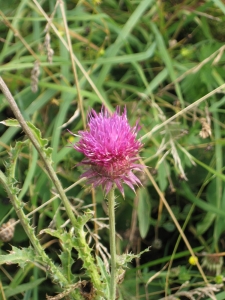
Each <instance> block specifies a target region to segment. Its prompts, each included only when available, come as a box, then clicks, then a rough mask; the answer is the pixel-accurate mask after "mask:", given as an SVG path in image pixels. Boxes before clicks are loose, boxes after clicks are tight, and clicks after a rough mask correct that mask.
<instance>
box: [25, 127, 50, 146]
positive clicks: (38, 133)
mask: <svg viewBox="0 0 225 300" xmlns="http://www.w3.org/2000/svg"><path fill="white" fill-rule="evenodd" d="M27 125H28V126H29V128H30V129H31V131H32V133H33V134H34V136H35V137H36V139H37V140H38V142H39V145H40V146H41V147H46V146H47V144H48V140H47V139H43V138H42V137H41V131H40V129H39V128H37V127H36V126H34V124H32V123H31V122H27Z"/></svg>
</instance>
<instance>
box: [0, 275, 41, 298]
mask: <svg viewBox="0 0 225 300" xmlns="http://www.w3.org/2000/svg"><path fill="white" fill-rule="evenodd" d="M45 280H46V278H40V279H37V280H35V281H32V282H28V283H24V284H21V285H18V286H17V287H14V288H11V287H9V288H7V289H6V290H5V296H6V297H11V296H14V295H17V294H20V293H23V292H26V291H28V290H33V289H34V288H35V287H36V286H38V285H40V284H41V283H42V282H43V281H45Z"/></svg>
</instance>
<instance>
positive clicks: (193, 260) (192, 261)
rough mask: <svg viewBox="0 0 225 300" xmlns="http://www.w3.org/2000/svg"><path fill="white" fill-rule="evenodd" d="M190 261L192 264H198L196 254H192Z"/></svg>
mask: <svg viewBox="0 0 225 300" xmlns="http://www.w3.org/2000/svg"><path fill="white" fill-rule="evenodd" d="M188 261H189V264H190V265H192V266H196V264H197V262H198V258H197V257H196V256H190V257H189V260H188Z"/></svg>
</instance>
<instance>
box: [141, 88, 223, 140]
mask: <svg viewBox="0 0 225 300" xmlns="http://www.w3.org/2000/svg"><path fill="white" fill-rule="evenodd" d="M224 88H225V83H224V84H222V85H220V86H219V87H218V88H216V89H215V90H213V91H211V92H210V93H208V94H206V95H205V96H203V97H201V98H200V99H198V100H196V101H195V102H194V103H192V104H190V105H188V106H187V107H185V108H184V109H182V110H180V111H179V112H178V113H176V114H175V115H173V116H172V117H171V118H169V119H167V120H166V121H164V122H162V123H161V124H158V125H156V126H155V127H154V128H153V129H152V130H151V131H149V132H148V133H146V134H145V135H143V136H142V137H141V138H140V141H142V140H144V139H146V138H148V139H149V138H150V137H151V136H152V135H153V133H155V132H156V131H158V130H159V129H161V128H162V127H164V126H165V125H167V124H169V123H170V122H171V121H173V120H174V119H176V118H177V117H179V116H182V115H183V114H184V113H186V112H187V111H189V110H190V109H193V108H194V107H195V106H198V105H199V104H200V103H201V102H203V101H205V100H206V99H208V98H209V97H211V96H213V95H214V94H216V93H217V92H219V91H221V90H222V89H224Z"/></svg>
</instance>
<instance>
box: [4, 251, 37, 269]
mask: <svg viewBox="0 0 225 300" xmlns="http://www.w3.org/2000/svg"><path fill="white" fill-rule="evenodd" d="M30 262H32V263H33V262H41V259H39V258H38V256H37V254H36V253H35V252H34V250H33V249H32V248H31V247H29V248H22V249H19V248H16V247H14V246H12V250H11V251H10V253H9V254H6V255H0V265H3V264H18V265H19V266H20V267H22V268H23V267H24V266H25V265H26V264H28V263H30Z"/></svg>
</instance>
